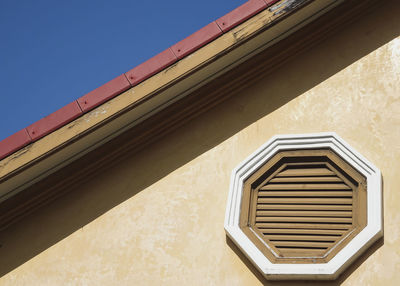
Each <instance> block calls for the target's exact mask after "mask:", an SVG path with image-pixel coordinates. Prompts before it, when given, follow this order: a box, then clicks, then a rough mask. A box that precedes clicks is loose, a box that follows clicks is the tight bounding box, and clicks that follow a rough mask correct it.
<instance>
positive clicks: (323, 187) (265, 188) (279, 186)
mask: <svg viewBox="0 0 400 286" xmlns="http://www.w3.org/2000/svg"><path fill="white" fill-rule="evenodd" d="M260 190H262V191H270V190H291V191H294V190H300V191H309V190H351V188H350V187H349V186H347V185H346V184H268V185H266V186H263V187H261V188H260Z"/></svg>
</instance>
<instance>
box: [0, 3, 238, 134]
mask: <svg viewBox="0 0 400 286" xmlns="http://www.w3.org/2000/svg"><path fill="white" fill-rule="evenodd" d="M244 2H245V1H244V0H218V1H216V0H214V1H211V0H202V1H177V0H169V1H159V0H153V1H134V0H131V1H125V0H112V1H111V0H110V1H101V0H97V1H94V0H93V1H85V0H80V1H73V0H71V1H54V0H53V1H50V0H48V1H42V0H35V1H32V0H30V1H28V0H21V1H15V0H0V99H1V100H0V110H1V113H0V140H2V139H4V138H6V137H8V136H9V135H11V134H13V133H15V132H17V131H19V130H20V129H22V128H24V127H26V126H28V125H29V124H31V123H33V122H35V121H37V120H39V119H41V118H42V117H44V116H46V115H48V114H50V113H52V112H53V111H55V110H57V109H59V108H61V107H62V106H64V105H66V104H68V103H69V102H71V101H73V100H75V99H77V98H79V97H81V96H82V95H84V94H86V93H87V92H89V91H91V90H93V89H95V88H96V87H98V86H100V85H102V84H103V83H105V82H107V81H109V80H111V79H113V78H114V77H115V76H118V75H120V74H122V73H124V72H126V71H128V70H130V69H131V68H133V67H134V66H136V65H138V64H140V63H141V62H143V61H145V60H146V59H148V58H150V57H152V56H153V55H155V54H157V53H159V52H161V51H163V50H164V49H166V48H168V47H169V46H171V45H172V44H174V43H176V42H178V41H179V40H181V39H183V38H185V37H186V36H188V35H190V34H192V33H193V32H195V31H196V30H198V29H200V28H201V27H203V26H205V25H206V24H208V23H209V22H211V21H213V20H215V19H217V18H219V17H221V16H223V15H224V14H226V13H228V12H229V11H231V10H233V9H234V8H236V7H238V6H240V5H241V4H242V3H244Z"/></svg>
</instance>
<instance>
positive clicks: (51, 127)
mask: <svg viewBox="0 0 400 286" xmlns="http://www.w3.org/2000/svg"><path fill="white" fill-rule="evenodd" d="M276 2H278V0H250V1H247V2H246V3H244V4H243V5H241V6H240V7H238V8H236V9H234V10H233V11H231V12H229V13H228V14H226V15H225V16H222V17H221V18H219V19H218V20H216V21H213V22H211V23H210V24H208V25H206V26H205V27H203V28H202V29H200V30H198V31H197V32H195V33H193V34H192V35H190V36H189V37H187V38H185V39H183V40H182V41H180V42H178V43H176V44H174V45H173V46H171V47H170V48H168V49H166V50H165V51H163V52H161V53H159V54H158V55H156V56H154V57H152V58H150V59H149V60H147V61H145V62H143V63H142V64H140V65H138V66H136V67H134V68H133V69H132V70H130V71H128V72H126V73H123V74H122V75H120V76H117V77H116V78H114V79H112V80H111V81H109V82H107V83H105V84H103V85H102V86H100V87H98V88H96V89H94V90H93V91H91V92H89V93H87V94H85V95H84V96H82V97H80V98H78V99H77V100H74V101H73V102H71V103H69V104H67V105H66V106H64V107H62V108H60V109H59V110H57V111H55V112H53V113H52V114H50V115H48V116H46V117H44V118H42V119H40V120H38V121H37V122H35V123H33V124H31V125H29V126H28V127H26V128H24V129H22V130H20V131H18V132H16V133H14V134H12V135H10V136H9V137H7V138H5V139H4V140H2V141H0V160H2V159H4V158H5V157H7V156H9V155H11V154H12V153H15V152H16V151H18V150H20V149H21V148H23V147H25V146H26V145H28V144H31V143H33V142H35V141H37V140H39V139H40V138H42V137H44V136H46V135H48V134H49V133H51V132H53V131H55V130H57V129H59V128H60V127H62V126H64V125H66V124H68V123H69V122H71V121H73V120H74V119H76V118H77V117H79V116H81V115H82V114H84V113H87V112H89V111H90V110H92V109H94V108H96V107H97V106H99V105H101V104H103V103H104V102H106V101H108V100H110V99H112V98H113V97H115V96H117V95H119V94H121V93H122V92H124V91H126V90H128V89H130V88H131V87H134V86H136V85H138V84H139V83H141V82H143V81H144V80H146V79H148V78H149V77H151V76H153V75H154V74H156V73H158V72H160V71H162V70H163V69H165V68H167V67H169V66H171V65H173V64H174V63H176V62H177V61H178V60H180V59H182V58H183V57H185V56H188V55H189V54H191V53H193V52H195V51H196V50H198V49H199V48H201V47H202V46H204V45H206V44H207V43H209V42H211V41H212V40H214V39H215V38H217V37H218V36H220V35H222V34H223V33H226V32H228V31H230V30H231V29H233V28H234V27H236V26H237V25H239V24H240V23H242V22H244V21H245V20H247V19H248V18H250V17H252V16H253V15H255V14H257V13H258V12H260V11H262V10H264V9H266V8H267V7H269V6H271V5H272V4H274V3H276Z"/></svg>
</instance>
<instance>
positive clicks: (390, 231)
mask: <svg viewBox="0 0 400 286" xmlns="http://www.w3.org/2000/svg"><path fill="white" fill-rule="evenodd" d="M382 2H383V1H381V2H378V1H359V0H349V1H333V0H332V1H322V0H315V1H304V0H299V1H295V0H281V1H266V2H264V1H261V0H260V1H250V2H247V3H246V4H244V5H243V6H241V7H240V8H238V9H237V10H234V11H232V12H231V13H230V14H228V15H226V16H224V17H222V18H221V19H218V20H217V21H216V22H213V23H211V24H210V25H207V26H206V27H205V28H203V29H202V30H200V31H199V32H196V33H195V34H193V35H192V36H190V37H188V38H187V39H185V40H183V41H182V42H179V43H177V44H176V45H174V46H172V47H171V49H168V50H167V51H165V52H163V53H161V54H160V55H157V56H156V57H154V58H152V59H150V60H149V61H148V62H146V63H144V64H142V65H140V66H138V67H136V68H134V69H133V70H132V71H130V72H127V73H126V74H125V75H121V76H120V77H118V78H116V79H114V80H112V81H110V82H109V83H107V84H105V85H104V86H102V87H100V88H98V89H96V90H94V91H93V92H91V93H89V94H87V95H85V96H83V97H82V98H80V99H78V100H77V101H75V102H73V103H71V104H70V105H67V106H66V107H64V108H62V109H60V110H59V111H56V112H55V113H53V114H52V115H49V116H48V117H46V118H44V119H42V120H40V121H38V122H37V123H34V124H33V125H31V126H29V127H27V128H26V129H24V130H22V131H20V132H18V133H16V134H14V135H12V136H11V137H9V138H7V139H5V140H4V141H2V142H0V155H1V161H0V192H1V195H2V201H1V204H0V212H1V213H0V225H1V232H0V244H1V248H0V256H1V257H2V259H1V260H0V261H1V262H0V269H1V278H0V284H1V285H262V284H264V285H273V284H277V283H276V282H273V281H270V280H267V279H266V278H265V277H264V276H263V275H262V273H260V271H259V269H257V267H256V266H255V265H254V264H253V263H252V262H251V261H250V260H249V259H248V258H247V256H246V255H245V254H244V253H243V252H242V250H241V249H239V247H237V246H236V244H235V243H234V242H233V241H232V240H231V239H230V238H228V237H227V235H226V233H225V230H224V220H225V213H226V205H227V199H228V192H229V185H230V177H231V173H232V171H233V170H234V168H235V167H236V166H238V165H239V164H240V163H241V162H242V161H243V160H245V159H246V158H247V157H248V156H250V155H251V154H253V153H254V152H255V150H257V149H258V148H259V147H260V146H262V145H263V144H265V142H267V141H268V140H270V138H272V137H273V136H275V135H280V134H309V133H319V132H335V133H336V134H338V135H339V136H340V137H341V138H343V139H344V140H345V141H346V142H347V143H348V144H350V145H351V146H352V148H354V149H355V150H357V151H358V152H360V153H361V154H362V155H363V156H365V157H366V158H368V160H369V161H371V162H373V164H374V165H376V166H377V167H378V168H379V169H380V171H381V172H382V178H383V219H384V230H385V233H384V236H383V238H380V239H378V240H377V241H374V243H373V244H372V245H370V246H369V248H367V249H364V250H363V252H362V253H360V255H359V256H358V258H357V259H356V260H355V261H352V262H351V264H350V265H348V267H347V268H346V269H345V270H344V272H343V273H342V274H341V275H340V276H339V277H338V278H337V279H336V280H333V281H318V282H316V283H317V284H334V285H340V284H343V285H359V284H363V285H397V283H398V282H397V281H398V280H399V278H400V277H399V276H400V274H399V271H398V269H400V248H399V246H400V243H399V233H400V227H399V225H400V215H399V214H398V205H399V203H400V195H399V193H398V192H397V185H399V183H400V181H399V180H400V179H399V177H398V175H397V173H398V172H397V170H399V167H400V165H399V164H400V163H399V158H400V149H399V147H398V142H399V140H400V115H399V112H398V110H400V84H399V82H400V65H399V62H400V38H399V33H400V22H399V21H398V15H399V13H400V5H399V3H398V1H395V0H393V1H384V3H382ZM314 278H315V279H317V278H318V277H314ZM310 280H314V279H313V278H310ZM280 283H283V284H287V285H298V284H299V283H300V282H299V281H285V282H280ZM304 283H305V284H307V283H311V282H310V281H307V282H304Z"/></svg>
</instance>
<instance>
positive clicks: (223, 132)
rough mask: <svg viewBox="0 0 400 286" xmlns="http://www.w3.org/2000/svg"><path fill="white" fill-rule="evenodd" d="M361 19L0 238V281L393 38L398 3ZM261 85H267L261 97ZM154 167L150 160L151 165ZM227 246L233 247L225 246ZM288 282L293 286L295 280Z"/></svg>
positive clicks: (398, 26)
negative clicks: (249, 90) (111, 182)
mask: <svg viewBox="0 0 400 286" xmlns="http://www.w3.org/2000/svg"><path fill="white" fill-rule="evenodd" d="M385 2H386V3H385V4H384V5H382V6H380V7H377V8H375V9H374V11H372V12H371V13H370V14H368V15H365V16H364V17H363V18H362V19H361V20H358V21H357V22H356V23H354V24H352V25H349V27H348V28H347V29H344V30H342V31H340V32H338V33H336V34H335V35H333V36H332V37H330V38H329V39H328V40H325V41H324V42H323V43H321V44H319V45H317V46H316V47H313V48H312V49H311V50H309V51H307V52H305V53H304V54H302V55H301V56H300V57H297V58H295V59H293V60H291V61H290V62H288V63H286V64H284V65H283V66H282V67H280V68H279V70H278V71H276V72H274V73H273V74H269V75H263V76H261V78H260V79H259V81H258V82H255V83H254V86H253V87H252V89H253V90H254V92H253V93H240V92H239V93H238V94H236V95H234V96H233V97H232V98H231V99H230V100H228V101H225V102H223V103H221V104H219V105H218V106H216V107H214V108H213V109H211V110H209V111H207V112H206V113H205V114H202V115H200V116H199V117H197V118H195V119H193V120H191V121H190V122H188V123H187V124H185V125H184V126H183V127H181V128H180V129H179V132H173V133H172V134H169V135H166V136H165V137H164V138H163V139H162V140H159V141H158V142H156V143H154V144H152V145H150V146H148V147H146V148H145V149H144V150H142V151H141V152H140V153H138V154H136V155H133V156H128V158H126V159H125V160H124V161H122V162H120V163H119V164H120V165H119V170H124V172H120V171H119V172H117V171H115V170H114V169H113V168H110V170H106V171H103V172H102V173H98V174H96V181H97V184H98V183H99V180H100V181H102V182H105V181H107V178H110V177H111V176H112V178H113V180H114V181H115V182H119V181H120V182H123V181H124V176H132V174H135V176H136V178H135V180H131V181H130V182H129V184H125V185H124V183H119V184H116V186H115V187H114V188H112V189H111V190H110V189H109V188H98V187H93V186H95V185H94V184H92V183H93V182H92V181H93V180H92V181H88V182H86V183H85V184H84V185H81V186H79V187H78V188H76V189H74V190H70V192H69V193H68V194H66V195H64V196H63V197H61V198H59V199H57V200H55V201H54V202H52V203H51V204H49V205H46V206H44V207H42V208H40V209H38V210H37V211H35V212H34V213H32V214H30V215H29V216H28V217H26V218H24V219H23V220H21V221H19V222H17V223H15V224H14V225H12V226H10V227H9V228H7V229H5V230H4V231H2V232H1V233H0V245H1V246H0V276H3V275H5V274H7V273H8V272H10V271H12V270H13V269H15V268H17V267H18V266H20V265H21V264H23V263H24V262H26V261H28V260H29V259H31V258H33V257H34V256H36V255H37V254H39V253H41V252H42V251H44V250H46V249H47V248H49V247H51V246H52V245H54V244H56V243H57V242H58V241H60V240H62V239H64V238H65V237H67V236H69V235H70V234H72V233H73V232H75V231H77V230H79V229H80V228H82V227H84V226H85V225H87V224H88V223H90V222H91V221H93V220H94V219H96V218H97V217H99V216H100V215H102V214H104V213H105V212H107V211H109V210H110V209H112V208H113V207H115V206H117V205H119V204H120V203H122V202H124V201H125V200H127V199H129V198H131V197H133V196H135V195H136V194H137V193H139V192H140V191H141V190H143V189H145V188H146V187H148V186H150V185H152V184H154V183H155V182H157V181H158V180H160V179H161V178H163V177H165V176H166V175H167V174H169V173H171V172H173V171H174V170H176V169H177V168H179V167H180V166H182V165H184V164H186V163H187V162H189V161H191V160H192V159H194V158H196V157H198V156H199V155H200V154H202V153H204V152H206V151H207V150H210V149H211V148H213V147H214V146H217V145H218V144H220V143H221V142H223V141H224V140H226V139H227V138H229V137H231V136H233V135H234V134H236V133H237V132H239V131H240V130H242V129H243V128H245V127H246V126H249V125H250V124H252V123H254V122H256V121H257V120H258V119H260V118H263V117H265V116H266V115H268V114H270V113H271V112H273V111H274V110H276V109H278V108H279V107H281V106H283V105H285V104H286V103H287V102H289V101H290V100H292V99H294V98H296V97H297V96H299V95H301V94H303V93H304V92H305V91H307V90H310V89H312V88H313V87H314V86H316V85H318V84H319V83H321V82H323V81H324V80H326V79H327V78H329V77H331V76H332V75H334V74H336V73H337V72H339V71H340V70H342V69H343V68H345V67H347V66H349V65H350V64H352V63H354V62H355V61H357V60H358V59H360V58H362V57H364V56H365V55H367V54H369V53H371V52H372V51H374V50H376V49H378V48H379V47H381V46H383V45H384V44H386V43H388V42H390V41H391V40H392V39H394V38H396V37H398V36H399V34H400V33H399V31H400V21H398V15H399V14H400V5H399V2H398V1H396V0H393V1H385ZM265 86H268V89H269V90H268V94H267V96H268V98H266V92H265ZM154 162H157V163H156V164H154ZM228 244H229V245H230V246H231V248H232V249H234V250H235V249H236V247H235V246H234V245H233V244H232V243H231V242H229V241H228ZM382 245H383V240H380V241H379V242H378V243H376V244H375V245H373V246H372V247H371V248H370V249H369V250H368V251H367V252H366V253H365V254H364V255H363V256H362V257H361V258H359V259H358V260H357V261H356V262H355V263H354V264H353V265H352V266H351V267H350V268H349V269H348V270H347V271H346V272H345V274H344V275H342V277H341V278H339V279H338V280H337V281H335V282H332V284H333V285H340V284H341V283H342V282H343V281H344V280H345V279H346V277H347V276H348V275H349V274H350V273H351V272H352V271H354V270H355V269H356V268H357V267H358V266H359V265H360V264H361V263H362V262H363V261H364V260H365V259H367V258H368V256H369V255H370V254H372V253H373V252H374V251H375V250H376V249H378V248H379V247H380V246H382ZM235 252H236V253H237V254H238V255H239V256H240V257H242V260H243V262H244V263H246V264H247V265H248V267H249V268H250V269H251V270H252V271H253V273H254V275H256V276H257V277H259V279H260V281H261V282H262V283H265V284H266V285H290V283H288V282H280V283H272V282H271V283H270V282H266V281H264V278H262V277H260V275H259V273H258V272H257V271H256V270H255V269H254V267H253V266H252V265H251V263H249V262H248V261H247V259H246V258H244V257H243V255H241V254H240V252H239V251H237V250H235ZM292 285H299V283H295V284H292Z"/></svg>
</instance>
